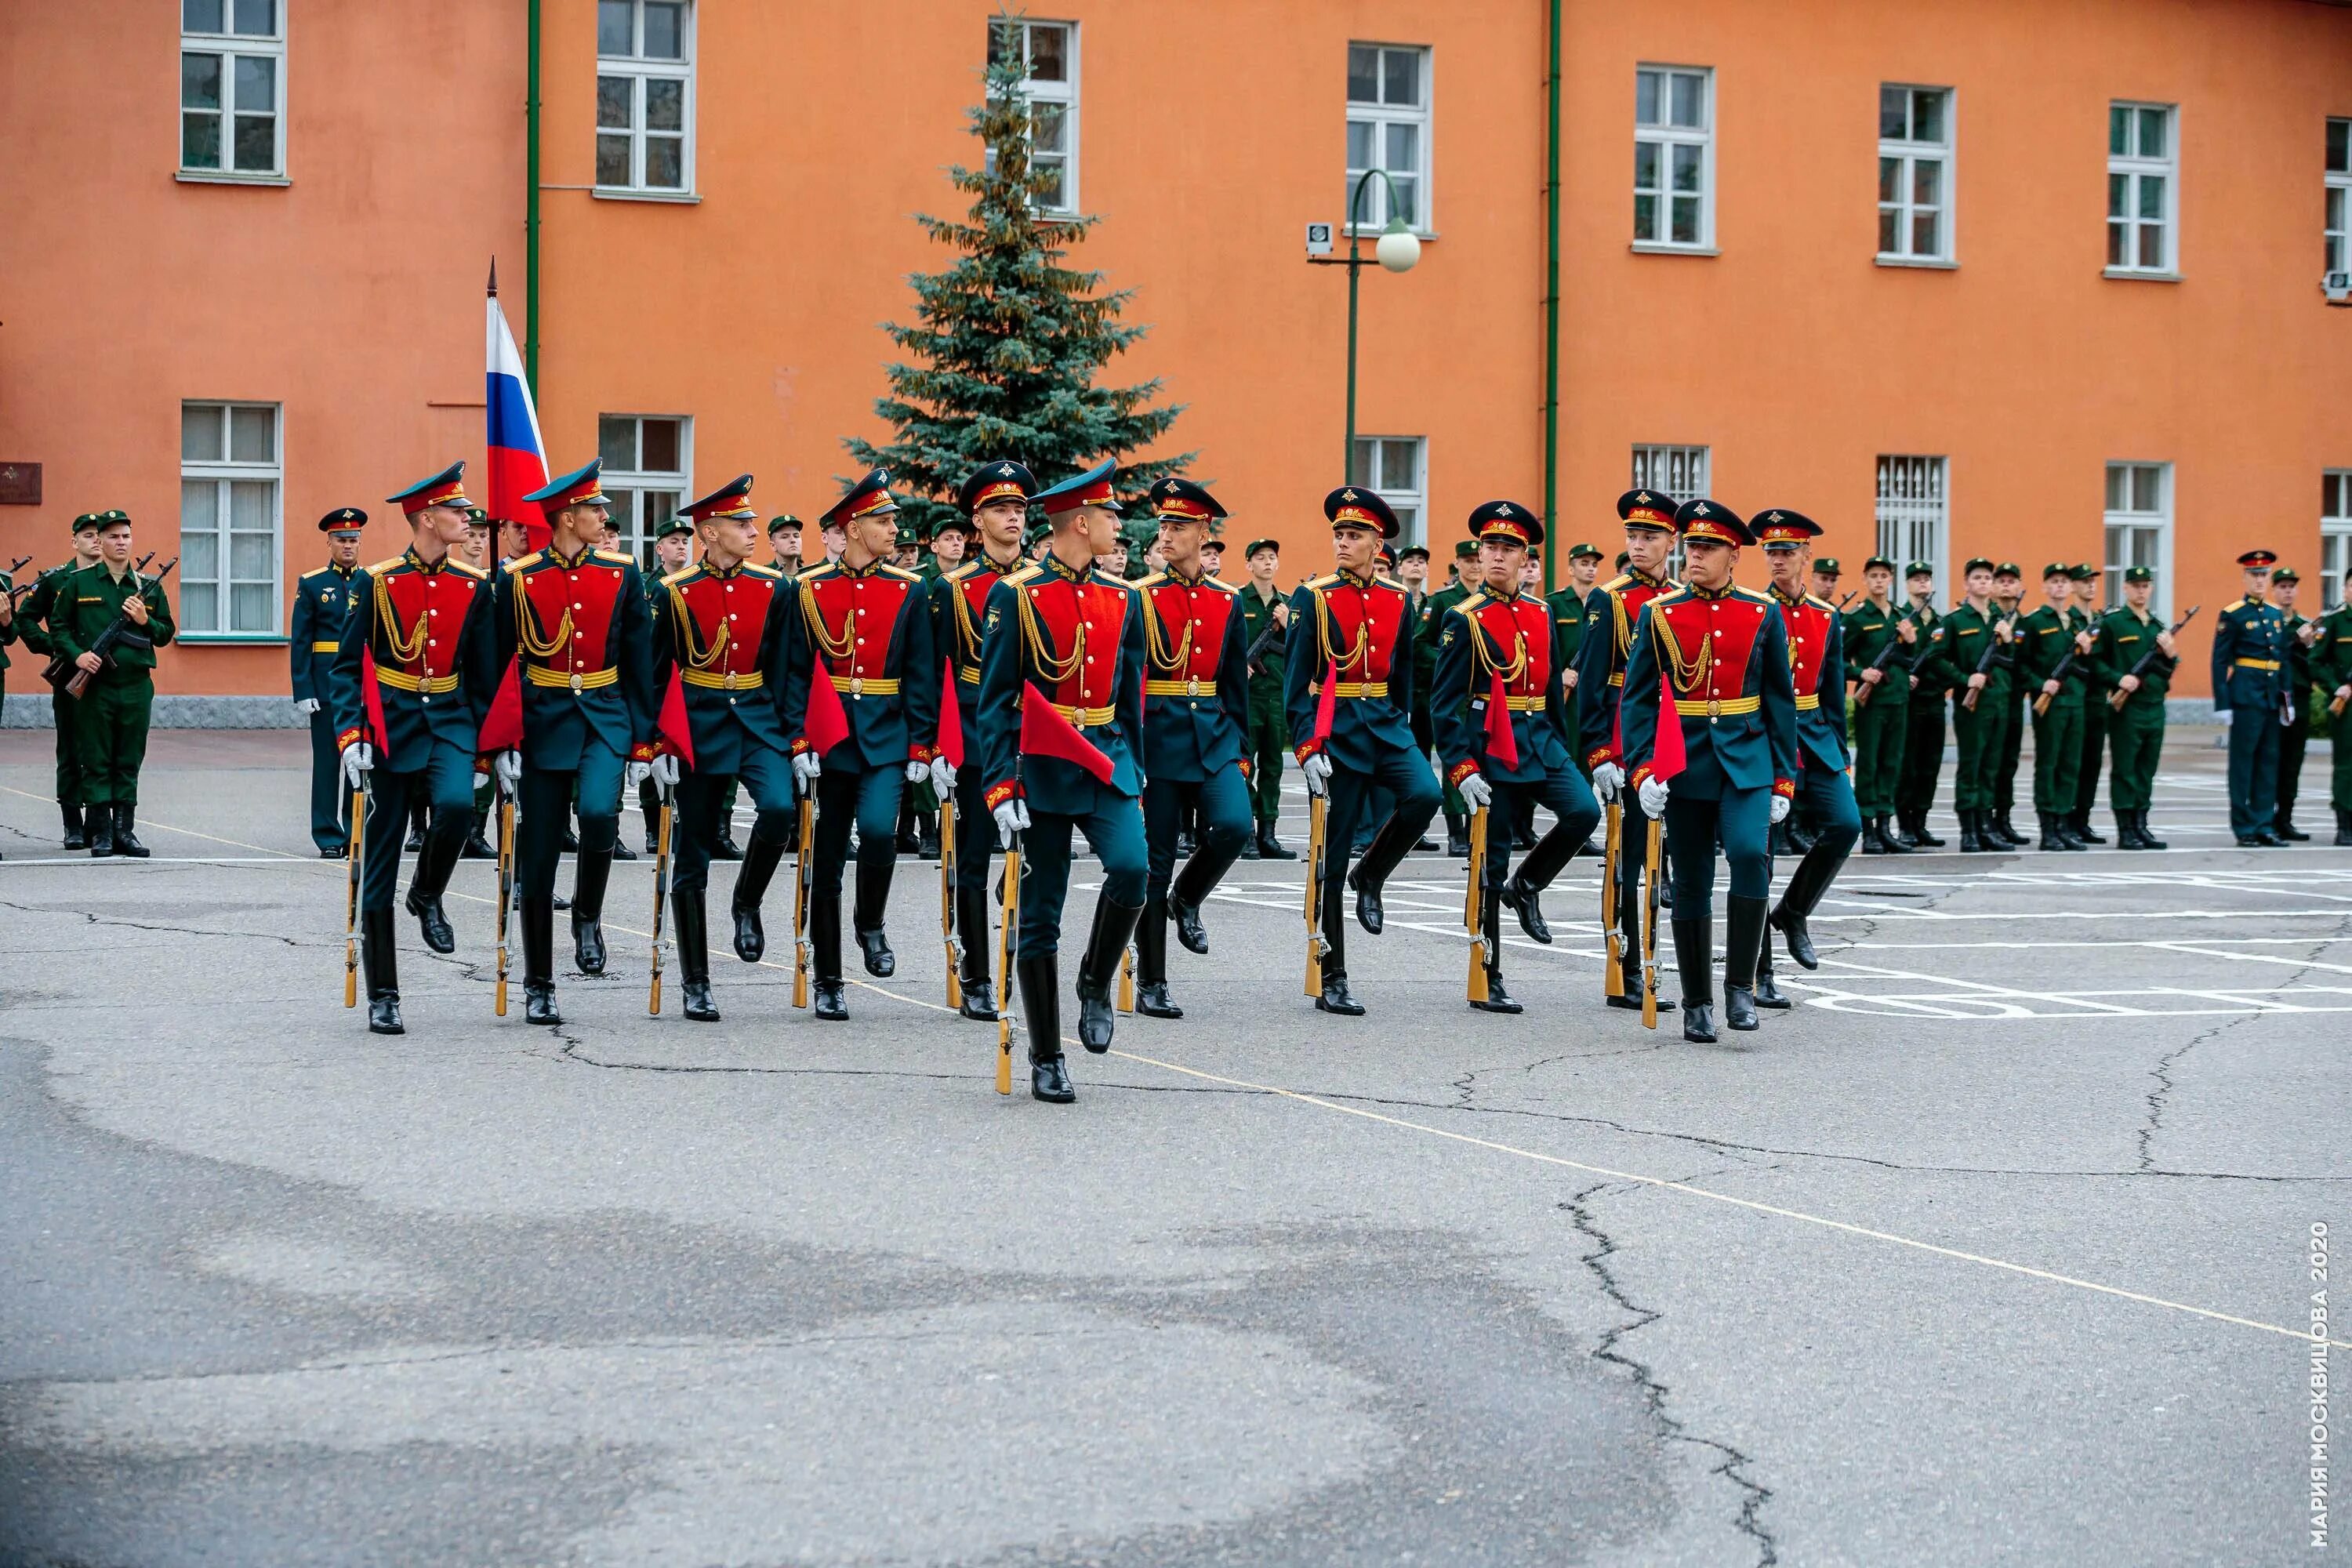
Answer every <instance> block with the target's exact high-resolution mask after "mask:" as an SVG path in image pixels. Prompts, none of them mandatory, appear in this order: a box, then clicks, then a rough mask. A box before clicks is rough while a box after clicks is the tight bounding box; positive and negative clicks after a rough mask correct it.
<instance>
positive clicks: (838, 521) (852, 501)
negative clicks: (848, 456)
mask: <svg viewBox="0 0 2352 1568" xmlns="http://www.w3.org/2000/svg"><path fill="white" fill-rule="evenodd" d="M897 510H898V501H897V500H896V499H895V498H893V497H892V496H891V494H890V470H889V469H887V468H873V469H869V470H868V471H867V472H866V477H865V478H864V479H860V480H858V481H857V482H856V484H854V485H852V486H850V487H849V493H848V494H847V495H845V496H843V497H842V498H841V499H840V500H837V501H835V502H834V503H833V510H830V511H828V512H826V513H825V514H824V516H823V517H821V518H818V519H817V520H816V521H817V526H819V527H820V528H842V527H845V526H846V525H848V524H850V523H853V522H856V521H857V520H858V519H859V518H861V517H878V516H880V515H881V514H883V513H885V512H894V511H897Z"/></svg>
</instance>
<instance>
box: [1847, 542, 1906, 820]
mask: <svg viewBox="0 0 2352 1568" xmlns="http://www.w3.org/2000/svg"><path fill="white" fill-rule="evenodd" d="M1862 580H1863V582H1864V584H1866V587H1865V590H1864V595H1863V598H1862V602H1861V603H1860V604H1858V605H1854V607H1853V608H1852V609H1850V610H1848V611H1846V612H1845V615H1844V616H1843V617H1842V621H1841V624H1842V625H1843V628H1844V633H1845V641H1844V648H1845V679H1846V687H1847V691H1848V694H1849V695H1850V696H1851V698H1852V700H1853V701H1852V708H1853V804H1854V807H1855V809H1856V810H1858V811H1860V812H1861V813H1862V852H1863V853H1864V854H1865V855H1901V854H1906V853H1907V852H1908V849H1907V847H1906V846H1905V845H1904V844H1903V843H1902V842H1901V841H1899V840H1897V839H1895V838H1893V837H1889V835H1888V833H1887V831H1886V823H1887V819H1888V818H1889V817H1890V816H1893V815H1894V814H1895V788H1896V785H1897V783H1898V781H1899V780H1900V779H1901V777H1902V773H1903V738H1904V733H1905V730H1906V725H1907V723H1908V719H1909V703H1910V700H1911V669H1910V666H1911V662H1912V658H1913V656H1914V655H1915V653H1917V652H1920V651H1922V649H1921V645H1920V641H1919V628H1918V627H1917V626H1916V625H1915V624H1914V617H1913V616H1912V614H1911V611H1910V610H1909V609H1908V608H1907V607H1906V608H1905V609H1904V610H1902V611H1900V612H1898V611H1896V609H1895V605H1894V601H1893V595H1894V591H1895V563H1894V562H1892V561H1889V560H1888V559H1887V558H1886V557H1885V556H1884V555H1874V556H1872V557H1871V558H1870V559H1869V560H1867V561H1865V562H1864V563H1863V565H1862Z"/></svg>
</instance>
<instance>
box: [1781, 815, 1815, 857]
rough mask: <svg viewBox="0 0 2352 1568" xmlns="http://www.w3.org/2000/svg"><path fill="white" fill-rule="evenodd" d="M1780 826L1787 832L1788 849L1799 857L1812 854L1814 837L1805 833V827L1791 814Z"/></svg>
mask: <svg viewBox="0 0 2352 1568" xmlns="http://www.w3.org/2000/svg"><path fill="white" fill-rule="evenodd" d="M1781 826H1783V827H1786V828H1787V829H1788V830H1789V847H1790V849H1792V850H1794V851H1796V853H1798V854H1800V855H1810V854H1811V853H1812V852H1813V839H1814V835H1812V834H1811V833H1810V832H1808V831H1806V828H1805V825H1804V824H1803V823H1802V822H1801V821H1799V820H1798V819H1797V817H1796V816H1794V815H1793V814H1792V815H1791V816H1789V817H1788V819H1787V820H1786V821H1784V822H1783V823H1782V824H1781Z"/></svg>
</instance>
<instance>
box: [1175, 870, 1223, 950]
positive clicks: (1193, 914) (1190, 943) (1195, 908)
mask: <svg viewBox="0 0 2352 1568" xmlns="http://www.w3.org/2000/svg"><path fill="white" fill-rule="evenodd" d="M1205 864H1206V859H1205V858H1204V857H1202V856H1201V855H1199V854H1195V855H1194V856H1193V857H1192V858H1191V859H1189V860H1187V861H1185V862H1184V868H1183V869H1182V870H1181V871H1179V872H1178V873H1176V881H1175V885H1174V886H1172V887H1171V888H1170V889H1168V913H1169V914H1170V915H1171V916H1173V917H1174V919H1175V921H1176V940H1177V941H1178V942H1182V943H1183V944H1184V951H1185V952H1199V953H1206V952H1208V951H1209V928H1208V927H1207V926H1205V925H1203V924H1202V923H1201V904H1202V900H1205V899H1206V898H1207V897H1208V896H1209V889H1208V888H1206V887H1202V888H1199V889H1195V888H1194V887H1193V885H1192V884H1194V883H1195V882H1199V881H1205V880H1206V879H1205V878H1197V877H1194V876H1193V875H1192V868H1194V867H1196V866H1202V865H1205ZM1219 869H1220V871H1222V869H1223V868H1219ZM1167 940H1168V939H1167V937H1166V936H1165V935H1164V934H1163V935H1162V936H1161V938H1160V950H1161V951H1162V952H1166V951H1167Z"/></svg>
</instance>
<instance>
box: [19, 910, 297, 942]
mask: <svg viewBox="0 0 2352 1568" xmlns="http://www.w3.org/2000/svg"><path fill="white" fill-rule="evenodd" d="M0 910H16V912H17V913H18V914H24V915H60V914H61V915H68V916H71V915H79V916H81V918H82V919H83V920H84V921H87V922H89V924H91V925H94V926H124V927H128V928H129V929H130V930H131V931H155V932H158V933H161V934H164V935H171V936H210V937H229V938H233V939H234V938H244V939H247V940H250V941H253V942H278V943H279V944H280V945H282V946H285V947H295V948H300V947H323V946H325V945H327V944H326V943H324V942H304V941H302V940H300V939H299V938H297V937H290V936H279V935H278V934H277V933H276V932H275V931H205V930H204V929H202V928H201V927H197V926H171V925H161V924H158V923H155V922H153V921H132V920H124V919H123V918H121V916H119V915H101V914H98V913H96V912H94V911H92V910H59V909H52V908H41V907H37V906H35V905H32V904H19V903H14V902H11V901H9V900H0Z"/></svg>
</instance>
